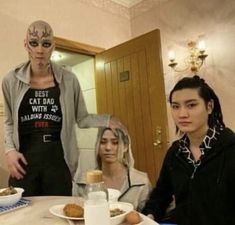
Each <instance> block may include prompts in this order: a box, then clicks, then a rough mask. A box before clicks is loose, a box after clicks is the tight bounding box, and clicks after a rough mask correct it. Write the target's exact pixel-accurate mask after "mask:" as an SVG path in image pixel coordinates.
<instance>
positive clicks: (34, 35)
mask: <svg viewBox="0 0 235 225" xmlns="http://www.w3.org/2000/svg"><path fill="white" fill-rule="evenodd" d="M25 46H26V49H27V51H28V54H29V59H30V61H31V63H32V64H34V65H37V66H39V67H48V66H49V64H50V57H51V54H52V51H53V49H54V40H53V31H52V29H51V27H50V25H49V24H48V23H46V22H44V21H36V22H34V23H32V24H31V25H30V26H29V28H28V31H27V37H26V40H25Z"/></svg>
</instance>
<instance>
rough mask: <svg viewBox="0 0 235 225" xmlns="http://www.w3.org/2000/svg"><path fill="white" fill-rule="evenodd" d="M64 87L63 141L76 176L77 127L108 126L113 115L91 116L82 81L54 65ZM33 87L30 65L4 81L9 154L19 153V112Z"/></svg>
mask: <svg viewBox="0 0 235 225" xmlns="http://www.w3.org/2000/svg"><path fill="white" fill-rule="evenodd" d="M51 66H52V70H53V73H54V76H55V79H56V81H57V82H58V84H59V88H60V104H61V110H62V115H63V120H62V121H63V122H62V129H61V142H62V146H63V150H64V158H65V161H66V163H67V165H68V167H69V169H70V172H71V175H72V176H74V174H75V172H76V169H77V166H78V165H77V164H78V157H79V151H78V146H77V139H76V132H75V126H76V124H77V125H78V127H79V128H89V127H107V126H108V124H109V119H110V116H109V115H96V114H88V112H87V108H86V104H85V101H84V98H83V94H82V90H81V88H80V84H79V81H78V79H77V77H76V76H75V74H73V73H72V72H70V71H67V70H65V69H64V68H63V67H60V66H58V65H56V64H54V63H51ZM29 88H30V62H26V63H23V64H21V65H19V66H17V67H16V68H15V69H13V70H11V71H10V72H9V73H8V74H7V75H6V76H5V77H4V79H3V82H2V90H3V96H4V101H5V152H8V151H11V150H17V151H18V150H19V134H18V110H19V106H20V103H21V101H22V99H23V96H24V94H25V93H26V92H27V90H28V89H29Z"/></svg>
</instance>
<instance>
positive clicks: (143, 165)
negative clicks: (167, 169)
mask: <svg viewBox="0 0 235 225" xmlns="http://www.w3.org/2000/svg"><path fill="white" fill-rule="evenodd" d="M95 67H96V90H97V93H96V94H97V110H98V113H110V114H112V115H114V116H115V117H118V118H119V119H120V120H121V121H122V122H123V124H124V125H126V126H127V128H128V130H129V133H130V136H131V141H132V151H133V155H134V158H135V167H136V168H137V169H139V170H141V171H145V172H147V173H148V175H149V177H150V180H151V181H152V183H153V184H155V181H156V179H157V178H158V176H159V171H160V169H161V165H162V161H163V158H164V156H165V153H166V150H167V136H168V128H167V111H166V99H165V87H164V78H163V68H162V60H161V45H160V31H159V30H158V29H157V30H154V31H152V32H149V33H147V34H144V35H142V36H140V37H137V38H135V39H133V40H130V41H128V42H126V43H123V44H121V45H118V46H116V47H113V48H111V49H108V50H106V51H104V52H102V53H99V54H97V55H96V62H95ZM159 142H160V143H159Z"/></svg>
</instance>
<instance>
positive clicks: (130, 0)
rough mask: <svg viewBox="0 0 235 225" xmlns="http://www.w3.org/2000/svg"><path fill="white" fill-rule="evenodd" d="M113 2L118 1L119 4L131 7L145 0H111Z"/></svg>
mask: <svg viewBox="0 0 235 225" xmlns="http://www.w3.org/2000/svg"><path fill="white" fill-rule="evenodd" d="M111 1H113V2H116V3H118V4H119V5H123V6H125V7H127V8H131V7H132V6H134V5H136V4H138V3H139V2H142V1H143V0H111Z"/></svg>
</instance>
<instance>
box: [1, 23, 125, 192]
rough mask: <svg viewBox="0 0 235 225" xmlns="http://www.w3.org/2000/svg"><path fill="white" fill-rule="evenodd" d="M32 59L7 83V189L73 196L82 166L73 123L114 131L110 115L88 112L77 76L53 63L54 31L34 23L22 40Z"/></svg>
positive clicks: (13, 72) (8, 77) (115, 125)
mask: <svg viewBox="0 0 235 225" xmlns="http://www.w3.org/2000/svg"><path fill="white" fill-rule="evenodd" d="M24 45H25V49H26V51H27V52H28V55H29V60H28V61H27V62H25V63H23V64H21V65H19V66H17V67H16V68H14V69H13V70H11V71H10V72H9V73H8V74H7V75H6V76H5V77H4V79H3V82H2V89H3V95H4V100H5V114H6V120H5V151H6V161H7V165H8V168H9V172H10V178H9V185H11V186H17V187H22V188H24V189H25V192H24V196H33V195H71V193H72V191H71V190H72V178H73V176H74V174H75V171H76V169H77V164H78V155H79V154H78V153H79V151H78V148H77V140H76V133H75V126H74V125H75V124H77V125H78V126H79V127H80V128H87V127H106V126H111V127H112V129H116V128H118V127H120V126H122V124H121V123H120V122H119V121H118V120H117V119H116V118H114V117H111V118H110V116H109V115H92V114H88V112H87V108H86V105H85V102H84V98H83V94H82V91H81V88H80V84H79V82H78V80H77V78H76V76H75V75H74V74H73V73H72V72H69V71H67V70H65V69H64V68H62V67H60V66H58V65H56V64H55V63H52V62H51V61H50V57H51V54H52V52H53V49H54V48H55V43H54V37H53V30H52V28H51V26H50V25H49V24H48V23H46V22H44V21H35V22H33V23H32V24H31V25H30V26H29V27H28V30H27V34H26V38H25V41H24Z"/></svg>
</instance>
